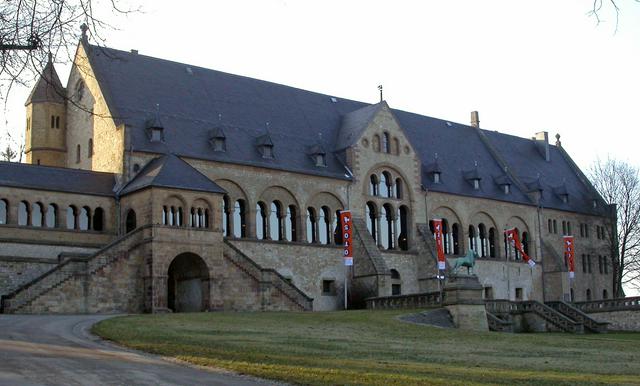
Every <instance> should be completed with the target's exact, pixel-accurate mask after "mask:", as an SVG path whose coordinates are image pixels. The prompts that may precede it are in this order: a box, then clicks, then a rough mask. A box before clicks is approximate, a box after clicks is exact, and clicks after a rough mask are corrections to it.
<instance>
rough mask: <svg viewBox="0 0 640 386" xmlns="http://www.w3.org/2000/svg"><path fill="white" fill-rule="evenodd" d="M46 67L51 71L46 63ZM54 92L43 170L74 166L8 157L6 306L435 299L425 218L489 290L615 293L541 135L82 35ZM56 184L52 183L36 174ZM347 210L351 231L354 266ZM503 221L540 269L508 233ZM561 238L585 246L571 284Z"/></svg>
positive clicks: (95, 308)
mask: <svg viewBox="0 0 640 386" xmlns="http://www.w3.org/2000/svg"><path fill="white" fill-rule="evenodd" d="M45 74H51V75H50V79H54V80H55V79H57V75H55V70H54V69H53V65H52V64H51V63H49V64H48V65H47V69H45ZM48 83H53V84H54V85H56V84H57V83H59V81H58V82H57V83H56V82H48ZM48 83H47V84H48ZM56 87H57V89H60V88H61V86H56ZM41 88H42V87H41V86H40V83H39V84H38V85H37V86H36V88H35V89H34V93H33V94H32V95H40V94H42V92H41ZM64 92H65V93H66V94H65V95H66V98H63V99H62V100H57V99H56V100H51V99H52V98H33V97H31V98H30V100H31V103H30V104H28V106H31V107H30V109H31V110H29V109H28V116H34V115H33V114H32V113H31V111H35V110H33V109H35V108H36V107H37V108H40V105H39V104H43V105H42V106H44V107H46V108H50V107H47V106H49V105H52V104H55V106H57V107H56V108H60V109H61V111H60V112H59V114H60V116H61V117H64V118H62V119H63V122H64V135H60V136H59V137H56V141H59V142H56V145H55V146H58V147H56V149H57V150H56V151H58V153H59V154H63V155H64V156H63V157H62V158H55V159H54V158H46V157H40V158H38V159H40V164H41V165H51V166H66V168H47V167H44V166H36V165H15V164H1V163H0V170H6V171H10V173H4V172H3V173H0V199H2V200H3V201H2V203H3V204H2V205H4V206H3V207H2V206H0V227H1V228H2V229H3V230H4V232H3V235H5V236H3V238H2V239H0V243H1V244H0V245H2V246H3V248H2V249H3V253H1V254H2V255H3V256H0V264H2V265H3V266H6V267H9V268H8V269H7V270H6V272H10V273H9V274H8V277H9V280H7V281H5V282H6V283H7V284H5V285H4V286H3V287H2V288H0V293H1V294H3V295H4V301H3V304H4V306H3V307H4V310H5V311H6V312H43V311H44V312H84V311H86V312H109V311H129V312H142V311H147V312H161V311H166V310H173V311H196V310H203V309H209V310H214V309H308V310H311V309H313V310H330V309H340V308H343V307H344V304H343V296H342V293H343V290H344V286H345V285H346V286H347V287H348V290H349V301H350V305H351V306H359V305H362V304H363V301H364V299H365V298H367V297H372V296H391V295H399V294H410V293H420V292H426V291H431V290H434V289H436V288H438V283H437V280H436V278H435V276H436V273H437V268H436V260H435V255H436V253H435V249H434V248H435V247H434V243H433V241H432V239H433V234H432V230H431V229H430V221H431V220H432V219H435V218H440V219H443V225H444V230H445V235H444V236H445V237H444V241H445V242H444V249H445V253H446V255H447V257H448V258H453V257H456V256H461V255H464V254H465V253H466V252H467V251H468V250H470V249H473V250H474V251H476V253H477V254H478V255H479V256H480V258H479V260H478V261H477V266H476V273H477V274H478V277H479V279H480V282H481V284H482V285H483V287H484V293H485V297H486V298H494V299H511V300H516V299H522V300H527V299H532V300H559V299H565V300H568V299H574V300H577V301H580V300H587V299H593V300H595V299H601V298H603V297H607V296H609V294H611V293H612V291H611V288H610V287H611V276H610V275H611V264H608V263H607V262H609V261H610V256H609V252H608V250H607V249H606V248H607V247H606V242H605V240H604V239H603V237H600V234H601V232H600V227H603V226H604V224H605V222H607V221H611V209H610V208H609V207H607V206H606V205H605V203H604V202H603V200H602V199H601V197H600V196H599V195H598V194H597V192H596V191H595V189H594V188H593V187H592V186H591V184H590V183H589V182H588V180H587V179H586V178H585V177H584V175H583V174H582V173H581V172H580V170H579V169H578V168H577V167H576V165H575V164H574V163H573V162H572V161H571V159H570V157H569V156H568V155H567V153H566V152H565V151H564V149H563V148H562V146H561V144H560V141H559V138H558V140H557V142H556V144H555V145H553V144H550V143H549V141H548V135H547V133H545V132H543V133H538V134H536V136H535V137H534V138H532V139H525V138H518V137H514V136H510V135H506V134H501V133H498V132H493V131H486V130H483V129H481V128H480V127H479V117H478V115H477V113H475V114H474V115H472V124H471V125H470V126H467V125H461V124H458V123H454V122H449V121H444V120H440V119H435V118H430V117H425V116H421V115H417V114H413V113H409V112H404V111H400V110H396V109H393V108H391V107H390V106H389V104H388V103H387V102H385V101H381V102H379V103H376V104H367V103H362V102H356V101H350V100H345V99H341V98H338V97H334V96H328V95H322V94H317V93H313V92H309V91H304V90H300V89H296V88H292V87H287V86H283V85H279V84H274V83H269V82H265V81H261V80H255V79H250V78H246V77H240V76H236V75H231V74H226V73H221V72H217V71H213V70H207V69H203V68H198V67H194V66H189V65H186V64H181V63H175V62H169V61H165V60H161V59H156V58H152V57H148V56H144V55H140V54H138V53H137V52H123V51H118V50H113V49H109V48H103V47H97V46H93V45H90V44H89V43H88V42H87V41H86V39H84V40H82V41H81V42H80V44H79V46H78V50H77V54H76V59H75V62H74V66H73V69H72V71H71V75H70V77H69V81H68V84H67V87H66V89H65V91H64ZM45 95H47V94H46V93H45ZM71 102H73V103H71ZM60 106H61V107H60ZM29 114H31V115H29ZM42 119H43V118H38V119H37V120H38V123H37V124H38V125H40V124H41V123H42V122H40V120H42ZM33 124H34V122H31V125H33ZM54 125H55V122H54ZM29 129H30V126H29V124H28V125H27V137H29ZM36 138H40V137H39V136H32V137H31V139H30V140H31V141H32V142H31V143H32V145H31V147H30V149H32V150H31V152H32V154H36V152H37V151H40V150H38V149H41V147H38V146H40V145H38V146H35V143H36ZM45 159H46V161H44V162H43V160H45ZM28 160H29V161H30V163H31V164H36V163H37V162H35V159H34V157H33V156H31V157H30V158H28ZM74 169H81V171H80V170H74ZM49 173H54V174H56V175H59V176H60V177H59V178H56V179H51V178H37V177H34V176H47V175H49ZM60 180H64V181H65V184H64V186H61V185H60ZM87 181H102V182H100V183H101V184H102V185H101V186H104V185H105V184H106V185H108V187H107V188H102V190H100V193H99V194H98V193H96V192H94V191H93V190H95V188H93V184H87ZM105 181H107V182H105ZM74 200H76V201H77V204H75V203H71V201H74ZM50 203H51V205H53V206H51V208H54V209H51V210H52V211H53V212H55V213H56V216H55V220H53V221H49V222H47V221H48V220H47V219H48V218H49V217H51V215H49V212H48V210H49V209H48V208H49V206H50ZM3 208H4V209H3ZM97 208H100V211H98V212H96V209H97ZM344 209H349V210H351V211H352V213H353V217H354V225H355V228H356V229H355V232H354V236H355V240H354V241H355V243H354V251H355V264H354V267H353V269H352V270H348V271H346V272H345V267H344V266H343V263H342V248H341V247H340V244H341V242H342V241H341V237H340V232H337V229H336V228H337V216H338V213H339V211H340V210H344ZM53 212H52V213H53ZM3 213H4V215H3ZM96 213H99V214H98V215H97V214H96ZM3 216H4V217H3ZM96 216H98V217H99V221H96V220H95V219H96ZM94 223H95V224H94ZM96 224H97V225H98V226H97V227H96ZM558 224H560V226H559V225H558ZM49 225H51V226H49ZM514 227H515V228H517V230H518V232H519V235H520V238H521V240H522V242H523V244H524V246H525V250H526V252H527V253H528V254H529V255H530V256H531V257H532V258H533V259H534V260H535V261H536V262H537V263H538V264H537V265H536V266H535V267H533V268H531V267H529V266H528V265H527V264H525V263H524V262H523V259H522V257H521V256H520V254H519V253H518V252H516V251H515V250H514V249H513V248H511V247H510V246H509V245H508V244H507V243H506V241H505V237H504V230H505V229H508V228H514ZM578 229H579V230H580V234H579V235H578V234H575V233H576V230H578ZM596 230H598V231H596ZM563 233H564V234H575V236H576V246H577V248H576V252H577V256H576V260H577V264H576V267H577V269H576V271H577V272H576V279H575V280H574V281H572V282H570V281H569V280H568V273H567V267H566V265H565V263H564V259H563V256H562V253H561V252H562V249H561V248H562V234H563ZM596 236H598V237H596ZM582 256H584V257H582ZM583 261H584V263H583ZM65 267H66V268H65ZM69 267H72V268H73V269H69ZM62 272H67V273H68V272H72V274H63V273H62ZM79 272H84V274H83V275H80V274H79ZM65 275H67V276H65ZM69 275H70V276H69ZM345 277H347V280H346V281H345ZM56 280H58V281H60V285H59V286H52V285H51V283H52V282H56ZM78 288H90V289H91V290H90V291H89V292H86V291H85V292H82V291H80V290H79V289H78ZM63 298H64V299H72V301H67V302H66V303H64V302H62V301H60V302H56V299H63ZM63 303H64V304H63Z"/></svg>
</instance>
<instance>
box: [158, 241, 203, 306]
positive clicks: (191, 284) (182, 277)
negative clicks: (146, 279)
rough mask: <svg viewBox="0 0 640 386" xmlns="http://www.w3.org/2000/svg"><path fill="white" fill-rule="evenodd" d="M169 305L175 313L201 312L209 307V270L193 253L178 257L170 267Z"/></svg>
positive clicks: (168, 284)
mask: <svg viewBox="0 0 640 386" xmlns="http://www.w3.org/2000/svg"><path fill="white" fill-rule="evenodd" d="M167 289H168V294H167V303H168V304H167V305H168V307H169V309H171V310H172V311H173V312H201V311H205V310H207V309H208V308H209V307H208V305H209V270H208V269H207V264H206V263H205V262H204V260H202V258H201V257H200V256H198V255H196V254H193V253H183V254H180V255H178V256H176V258H175V259H173V261H172V262H171V265H169V273H168V283H167Z"/></svg>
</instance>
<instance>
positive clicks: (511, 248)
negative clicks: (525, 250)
mask: <svg viewBox="0 0 640 386" xmlns="http://www.w3.org/2000/svg"><path fill="white" fill-rule="evenodd" d="M515 231H516V235H517V237H518V239H519V240H520V243H521V244H522V237H521V236H520V231H519V230H518V228H515ZM504 250H505V257H506V258H507V260H520V259H521V256H520V252H519V251H518V250H517V249H516V247H515V245H514V243H509V242H508V241H507V234H506V232H505V234H504Z"/></svg>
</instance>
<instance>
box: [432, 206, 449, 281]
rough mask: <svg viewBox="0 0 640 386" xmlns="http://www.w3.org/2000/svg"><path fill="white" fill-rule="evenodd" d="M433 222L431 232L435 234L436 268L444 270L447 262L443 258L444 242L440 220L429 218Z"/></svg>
mask: <svg viewBox="0 0 640 386" xmlns="http://www.w3.org/2000/svg"><path fill="white" fill-rule="evenodd" d="M431 223H432V224H433V233H434V234H435V236H436V250H437V251H438V269H439V270H440V271H444V270H445V269H446V268H447V263H446V260H445V258H444V242H443V240H442V237H443V236H442V220H441V219H435V220H431Z"/></svg>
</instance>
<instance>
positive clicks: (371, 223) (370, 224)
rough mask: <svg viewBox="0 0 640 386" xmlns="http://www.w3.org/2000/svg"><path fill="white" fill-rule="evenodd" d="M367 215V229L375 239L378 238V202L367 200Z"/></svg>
mask: <svg viewBox="0 0 640 386" xmlns="http://www.w3.org/2000/svg"><path fill="white" fill-rule="evenodd" d="M365 211H366V217H367V230H368V231H369V233H370V234H371V236H373V239H374V240H376V241H377V240H378V228H377V221H378V210H377V208H376V204H374V203H373V202H367V207H366V209H365Z"/></svg>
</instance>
